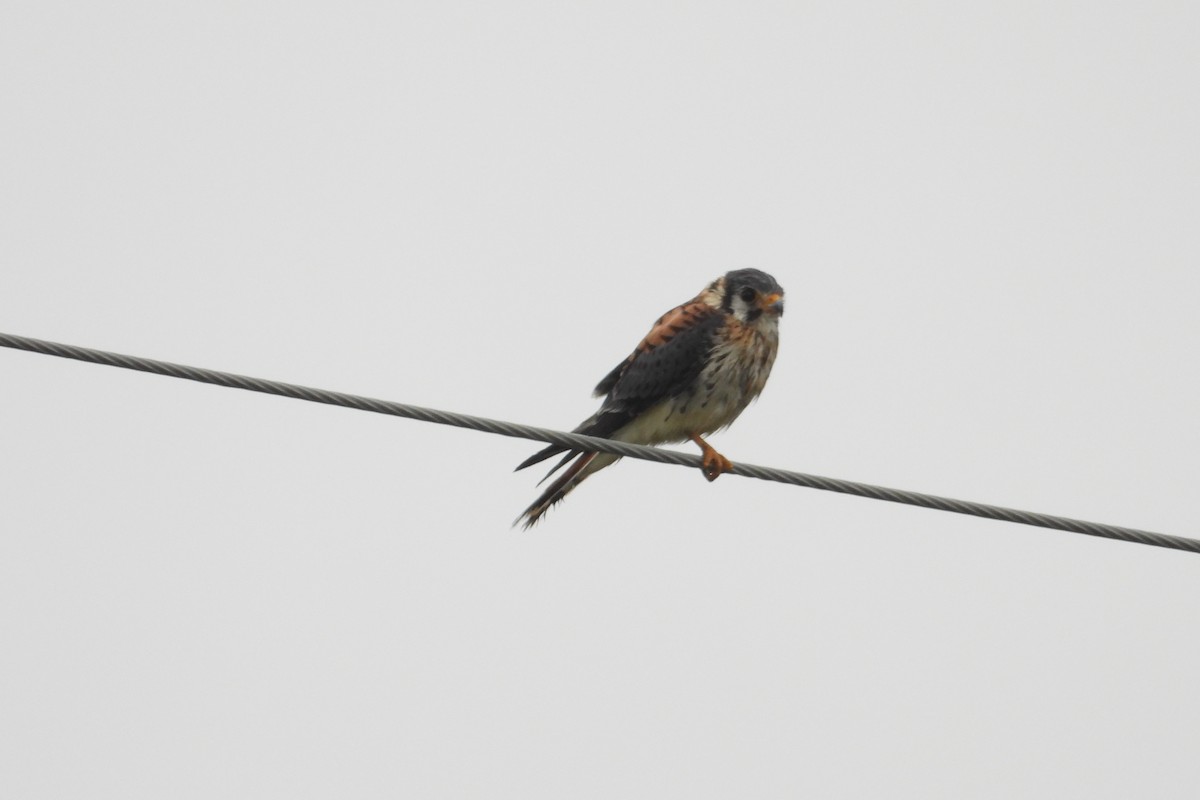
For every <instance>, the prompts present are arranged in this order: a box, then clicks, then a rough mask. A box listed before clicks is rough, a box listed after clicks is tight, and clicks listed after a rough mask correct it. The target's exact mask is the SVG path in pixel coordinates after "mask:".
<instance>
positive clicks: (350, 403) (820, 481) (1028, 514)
mask: <svg viewBox="0 0 1200 800" xmlns="http://www.w3.org/2000/svg"><path fill="white" fill-rule="evenodd" d="M0 346H3V347H11V348H13V349H16V350H27V351H29V352H32V353H42V354H43V355H49V356H58V357H60V358H73V359H76V360H78V361H87V362H90V363H93V364H104V365H107V366H110V367H121V368H123V369H132V370H138V371H140V372H151V373H154V374H156V375H167V376H169V377H172V378H185V379H187V380H191V381H199V382H200V383H211V384H215V385H217V386H227V387H230V388H233V389H246V390H247V391H251V392H262V393H264V394H274V395H279V396H281V397H292V398H295V399H297V400H308V401H310V402H313V403H326V404H328V405H333V406H344V407H346V408H356V409H358V410H360V411H372V412H374V413H376V414H389V415H391V416H395V417H405V418H408V419H416V420H421V421H422V422H435V423H438V424H439V425H453V426H455V427H459V428H469V429H471V430H476V431H484V432H486V433H496V434H500V435H501V436H512V437H516V438H521V439H534V440H537V441H542V442H549V443H551V444H559V445H563V446H565V447H570V448H572V449H575V450H583V451H599V452H602V453H612V454H614V455H618V456H627V457H629V458H640V459H643V460H646V461H657V462H659V463H662V464H678V465H680V466H685V467H699V466H700V461H701V458H700V456H698V455H690V454H686V453H679V452H675V451H673V450H663V449H660V448H657V447H647V446H644V445H636V444H627V443H625V442H616V441H612V440H610V439H599V438H596V437H594V436H583V435H581V434H578V433H566V432H564V431H556V430H551V429H549V428H535V427H531V426H529V425H519V424H517V423H515V422H503V421H500V420H495V419H487V418H486V417H474V416H470V415H468V414H457V413H454V412H450V411H441V410H438V409H433V408H422V407H421V406H411V405H407V404H404V403H395V402H392V401H389V400H377V399H374V398H370V397H360V396H358V395H353V394H345V393H343V392H332V391H329V390H327V389H314V388H312V387H309V386H298V385H296V384H291V383H281V382H279V381H271V380H266V379H263V378H251V377H247V376H245V375H235V374H233V373H230V372H219V371H217V370H214V369H204V368H202V367H190V366H186V365H184V364H172V363H170V362H168V361H156V360H154V359H150V358H141V357H139V356H129V355H122V354H120V353H110V352H107V351H105V350H94V349H92V348H88V347H77V346H75V345H69V344H59V343H57V342H47V341H43V340H41V339H31V338H29V337H26V336H16V335H14V334H8V333H0ZM733 474H734V475H741V476H743V477H747V478H758V479H760V480H764V481H775V482H777V483H787V484H791V485H793V486H806V487H808V488H810V489H823V490H825V491H829V492H841V493H842V494H852V495H857V496H859V497H869V498H872V499H875V500H886V501H888V502H891V503H903V504H906V505H912V506H922V507H924V508H933V509H937V510H939V511H952V512H954V513H956V514H968V515H971V516H975V517H984V518H987V519H996V520H1003V521H1005V522H1018V523H1021V524H1023V525H1033V526H1036V527H1039V528H1052V529H1055V530H1061V531H1069V532H1071V533H1083V534H1087V535H1088V536H1100V537H1103V538H1106V539H1118V540H1121V541H1125V542H1137V543H1138V544H1147V545H1153V546H1155V547H1166V548H1169V549H1173V550H1186V551H1188V552H1192V553H1200V540H1196V539H1189V538H1187V537H1183V536H1172V535H1169V534H1165V533H1154V532H1152V531H1143V530H1137V529H1135V528H1124V527H1121V526H1118V525H1106V524H1103V523H1099V522H1085V521H1083V520H1077V519H1071V518H1069V517H1057V516H1052V515H1050V514H1039V513H1036V512H1033V511H1019V510H1017V509H1013V508H1004V507H1002V506H993V505H987V504H985V503H974V502H970V501H967V500H954V499H951V498H948V497H938V496H937V495H931V494H921V493H920V492H910V491H905V490H903V489H889V488H887V487H884V486H873V485H871V484H869V483H857V482H855V481H846V480H839V479H837V478H824V477H821V476H819V475H808V474H805V473H803V472H790V471H788V470H782V469H775V468H773V467H759V466H755V465H753V464H741V463H735V464H734V466H733Z"/></svg>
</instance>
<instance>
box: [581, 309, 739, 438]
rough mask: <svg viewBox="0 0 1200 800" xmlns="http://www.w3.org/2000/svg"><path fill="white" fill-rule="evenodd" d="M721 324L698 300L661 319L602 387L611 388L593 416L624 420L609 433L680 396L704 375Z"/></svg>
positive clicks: (718, 315)
mask: <svg viewBox="0 0 1200 800" xmlns="http://www.w3.org/2000/svg"><path fill="white" fill-rule="evenodd" d="M721 323H722V315H721V312H720V311H719V310H718V309H715V308H713V307H712V306H709V305H706V304H704V303H701V302H697V301H693V302H691V303H688V304H687V305H683V306H680V307H679V308H677V309H674V310H673V311H671V312H669V313H668V314H666V315H664V316H663V317H662V319H660V320H659V321H658V323H657V324H656V325H655V326H654V328H653V329H652V330H651V331H650V333H649V334H647V336H646V338H645V339H643V340H642V342H641V344H639V345H638V348H637V350H635V351H634V352H633V354H632V355H631V356H630V357H629V358H628V359H626V360H625V362H624V363H623V364H622V366H621V367H620V374H618V375H616V377H615V379H614V380H611V381H610V380H609V378H606V379H605V381H604V382H603V383H601V386H604V385H605V383H609V384H610V385H609V387H608V396H607V397H606V398H605V399H604V404H603V405H602V406H601V407H600V413H599V414H598V415H597V416H599V417H603V416H605V415H607V414H621V415H625V416H626V417H627V418H626V420H625V421H624V422H622V423H621V424H620V425H617V426H616V427H615V428H613V430H616V428H619V427H621V425H624V424H625V422H628V421H629V420H631V419H633V418H634V417H636V416H637V415H638V414H641V413H642V412H643V411H645V410H646V409H648V408H650V407H651V406H653V405H654V404H656V403H659V402H661V401H662V400H665V399H666V398H668V397H671V396H673V395H676V394H679V393H680V392H682V391H683V390H684V389H686V388H687V387H688V386H689V385H690V384H692V383H693V382H694V381H695V380H696V378H698V377H699V376H700V373H701V372H702V371H703V370H704V365H705V363H707V361H708V356H709V353H711V352H712V348H713V343H714V336H715V334H716V332H717V329H718V328H720V327H721ZM614 372H616V370H614ZM610 377H611V376H610ZM597 388H599V387H597Z"/></svg>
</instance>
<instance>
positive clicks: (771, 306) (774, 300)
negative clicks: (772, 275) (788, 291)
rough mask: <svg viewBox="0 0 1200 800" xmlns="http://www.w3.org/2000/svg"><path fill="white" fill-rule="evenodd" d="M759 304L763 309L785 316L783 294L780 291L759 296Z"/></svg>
mask: <svg viewBox="0 0 1200 800" xmlns="http://www.w3.org/2000/svg"><path fill="white" fill-rule="evenodd" d="M758 306H759V308H761V309H762V310H763V311H769V312H770V313H772V314H776V315H778V316H783V295H782V294H781V293H779V292H775V293H774V294H764V295H763V296H762V297H760V298H758Z"/></svg>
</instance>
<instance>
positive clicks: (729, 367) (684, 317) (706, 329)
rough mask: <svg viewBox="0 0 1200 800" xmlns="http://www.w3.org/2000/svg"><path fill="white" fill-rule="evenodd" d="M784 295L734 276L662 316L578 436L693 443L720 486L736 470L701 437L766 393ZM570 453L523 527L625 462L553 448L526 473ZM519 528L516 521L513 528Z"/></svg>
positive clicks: (604, 385)
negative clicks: (724, 475) (593, 477)
mask: <svg viewBox="0 0 1200 800" xmlns="http://www.w3.org/2000/svg"><path fill="white" fill-rule="evenodd" d="M782 315H783V289H781V288H780V286H779V284H778V283H776V282H775V279H774V278H772V277H771V276H770V275H768V274H766V273H765V272H760V271H759V270H756V269H738V270H733V271H732V272H727V273H725V274H724V275H723V276H721V277H720V278H717V279H716V280H715V281H713V282H712V283H710V284H709V285H708V286H707V287H706V288H705V289H704V291H702V292H700V294H698V295H696V297H695V298H693V299H691V300H689V301H687V302H686V303H684V304H683V305H681V306H678V307H676V308H673V309H671V310H670V311H668V312H667V313H666V314H663V315H662V316H661V317H659V319H658V321H657V322H655V323H654V327H653V328H651V329H650V333H648V334H646V338H644V339H642V341H641V343H640V344H639V345H638V346H637V348H636V349H634V351H633V352H632V353H630V354H629V357H628V358H626V359H625V360H624V361H622V362H621V363H620V364H618V365H617V366H616V368H615V369H613V371H612V372H610V373H608V375H606V376H605V378H604V380H602V381H600V383H599V385H597V386H596V391H595V396H596V397H603V398H604V403H603V404H602V405H601V406H600V410H599V411H597V412H596V413H595V414H593V415H592V416H591V417H589V418H588V419H587V420H585V421H584V422H583V423H582V424H580V425H579V427H577V428H575V433H582V434H586V435H588V436H600V437H604V438H607V439H615V440H617V441H620V442H632V443H634V444H664V443H667V442H682V441H685V440H687V439H691V440H692V441H693V442H695V443H696V444H698V445H699V446H700V449H701V451H702V452H703V455H704V461H703V465H702V466H701V469H702V470H703V472H704V476H705V477H706V478H708V479H709V480H710V481H714V480H716V479H717V477H718V476H720V474H721V473H722V472H728V471H729V470H730V469H731V468H732V466H733V465H732V463H730V461H729V459H727V458H725V456H723V455H721V454H720V453H718V452H717V451H716V450H714V449H713V448H712V446H711V445H710V444H709V443H708V442H706V441H704V439H703V438H702V437H703V436H706V435H708V434H710V433H713V432H714V431H718V430H720V429H721V428H724V427H725V426H727V425H729V424H730V423H731V422H733V421H734V420H735V419H737V418H738V415H739V414H741V413H742V411H744V410H745V408H746V406H748V405H749V404H750V401H751V400H753V399H754V398H755V397H757V396H758V394H759V392H761V391H762V390H763V386H765V385H766V382H767V376H768V375H770V374H771V365H772V364H774V363H775V353H776V352H777V351H778V349H779V318H780V317H781V316H782ZM564 452H565V453H566V455H565V456H564V457H563V458H562V460H561V461H559V462H558V464H557V465H555V467H554V469H552V470H550V472H549V473H548V474H547V475H546V478H543V479H542V480H543V481H544V480H546V479H547V478H549V477H550V476H551V475H553V474H554V473H555V472H557V471H558V470H559V469H561V468H562V467H564V466H566V464H567V462H569V461H571V459H575V461H574V463H573V464H571V466H569V467H567V469H566V471H565V472H563V474H562V475H560V476H559V477H558V478H556V479H555V481H554V482H553V483H551V484H550V486H549V487H547V488H546V491H545V492H543V493H542V495H541V497H539V498H538V499H537V500H535V501H534V502H533V504H532V505H531V506H529V508H527V509H525V511H524V513H522V514H521V516H520V517H518V518H517V522H521V521H522V520H523V521H524V526H525V527H526V528H528V527H529V526H530V525H533V524H534V523H535V522H537V521H538V519H540V518H541V516H542V515H543V514H545V513H546V511H547V510H548V509H549V508H550V507H551V506H552V505H554V504H555V503H557V502H559V501H561V500H562V499H563V498H564V497H566V496H567V494H568V493H569V492H570V491H571V490H572V489H574V488H575V487H576V486H578V485H579V484H580V483H581V482H582V481H583V480H584V479H585V478H587V477H588V476H589V475H592V474H594V473H596V472H598V471H600V470H602V469H604V468H605V467H607V466H609V465H610V464H613V463H614V462H616V461H617V460H618V459H619V458H620V456H614V455H610V454H608V453H595V452H585V451H580V450H571V449H570V448H568V447H563V446H561V445H553V444H552V445H550V446H549V447H547V448H545V449H544V450H541V451H539V452H537V453H535V454H534V455H532V456H530V457H529V458H527V459H525V461H523V462H521V465H520V466H518V467H517V469H518V470H522V469H525V468H526V467H529V466H532V465H534V464H537V463H539V462H541V461H545V460H546V459H547V458H550V457H551V456H555V455H558V454H559V453H564ZM513 524H516V523H513Z"/></svg>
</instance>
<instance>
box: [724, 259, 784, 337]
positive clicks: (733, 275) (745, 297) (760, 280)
mask: <svg viewBox="0 0 1200 800" xmlns="http://www.w3.org/2000/svg"><path fill="white" fill-rule="evenodd" d="M717 283H718V284H723V285H722V286H721V308H722V309H723V310H725V311H726V312H727V313H729V314H732V315H733V316H734V317H736V318H737V319H738V320H739V321H740V322H743V323H745V324H747V325H753V324H755V323H757V322H759V320H763V321H765V322H767V323H769V324H772V325H773V324H775V323H777V322H778V321H779V318H780V317H781V316H783V288H782V287H781V286H780V285H779V284H778V283H777V282H776V281H775V279H774V278H772V277H771V276H770V275H768V274H767V273H765V272H762V271H760V270H757V269H735V270H733V271H732V272H726V273H725V275H724V277H722V278H719V279H718V281H717Z"/></svg>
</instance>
